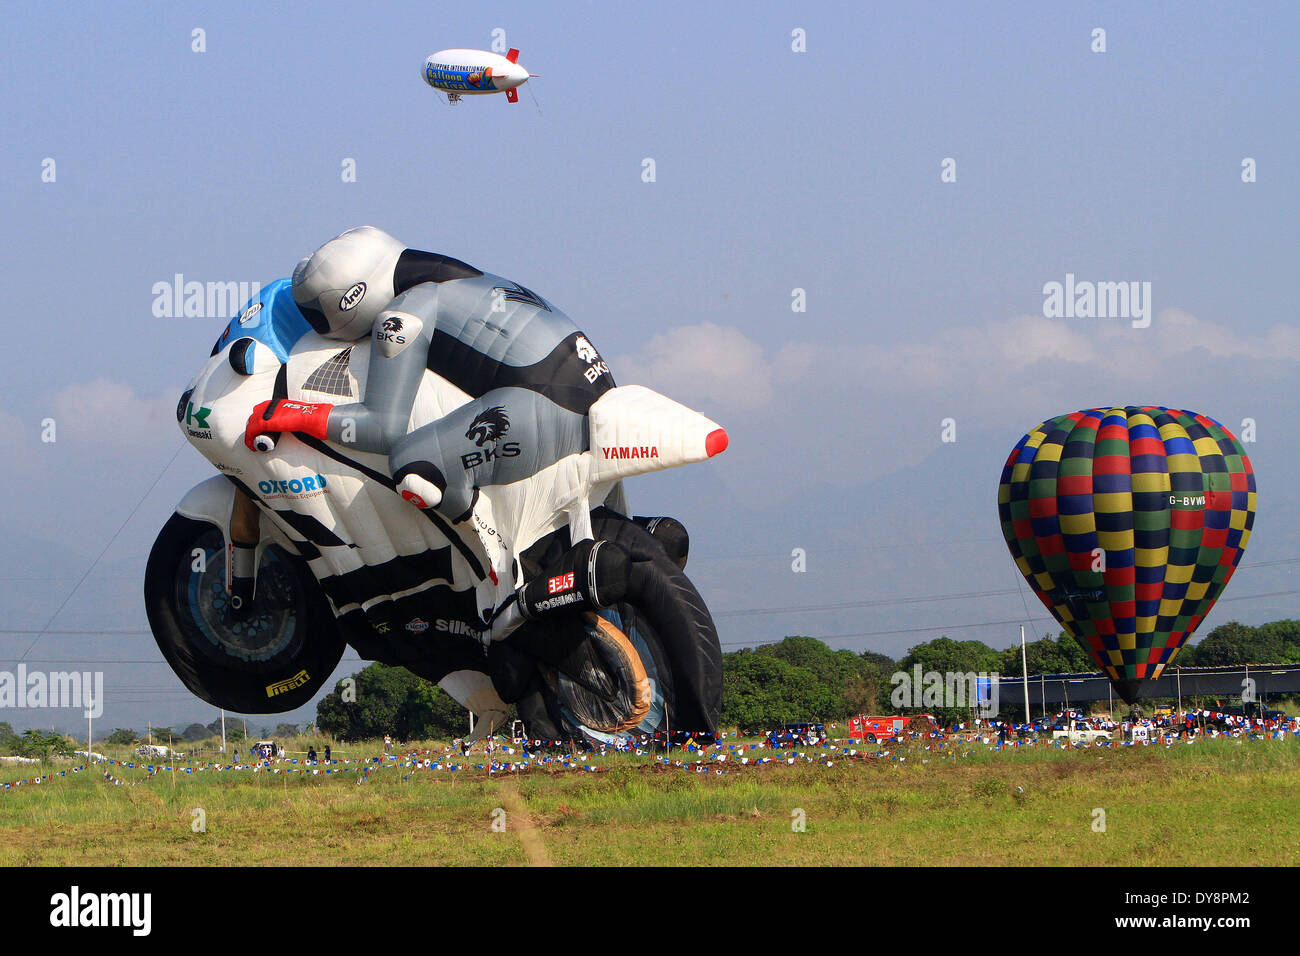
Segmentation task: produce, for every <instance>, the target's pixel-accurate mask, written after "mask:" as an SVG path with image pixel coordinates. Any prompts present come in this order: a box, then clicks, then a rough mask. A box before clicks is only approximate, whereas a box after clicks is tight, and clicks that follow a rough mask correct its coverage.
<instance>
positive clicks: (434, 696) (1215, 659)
mask: <svg viewBox="0 0 1300 956" xmlns="http://www.w3.org/2000/svg"><path fill="white" fill-rule="evenodd" d="M1025 654H1026V658H1027V659H1028V664H1029V672H1030V673H1031V674H1042V673H1046V674H1064V673H1079V672H1084V671H1093V670H1096V665H1095V664H1093V662H1092V660H1091V658H1089V657H1088V655H1087V653H1086V652H1085V651H1084V650H1083V648H1082V647H1080V646H1079V644H1078V642H1077V641H1075V640H1074V639H1073V638H1071V637H1069V636H1068V635H1066V634H1064V633H1062V634H1058V635H1057V636H1056V637H1042V638H1040V639H1038V640H1036V641H1032V642H1029V643H1027V644H1026V647H1025ZM1175 663H1177V664H1181V665H1182V666H1184V667H1193V666H1196V667H1204V666H1234V665H1242V664H1250V665H1256V664H1260V665H1262V664H1300V620H1295V619H1288V620H1282V621H1273V622H1270V623H1268V624H1261V625H1258V626H1251V625H1247V624H1241V623H1239V622H1237V621H1230V622H1228V623H1227V624H1221V625H1219V626H1218V627H1216V628H1215V629H1214V630H1212V631H1210V633H1209V634H1207V635H1206V636H1205V638H1204V639H1203V640H1201V641H1200V643H1198V644H1194V645H1188V646H1186V647H1184V648H1183V649H1182V650H1181V651H1179V653H1178V656H1177V658H1175ZM917 664H919V665H921V669H922V671H938V672H956V673H967V672H975V673H980V672H984V673H993V672H996V673H998V674H1001V675H1003V676H1004V677H1018V676H1020V675H1021V673H1022V671H1021V663H1020V646H1019V645H1018V644H1016V645H1012V646H1011V647H1008V648H1006V649H1005V650H1001V651H998V650H994V649H993V648H991V647H989V646H988V645H987V644H985V643H983V642H982V641H954V640H952V639H951V638H949V637H939V638H936V639H935V640H932V641H927V642H925V643H923V644H918V645H916V646H915V647H912V648H910V649H909V650H908V652H907V653H906V654H904V655H903V656H902V657H901V658H899V659H898V660H894V659H892V658H891V657H889V656H888V655H886V654H880V653H877V652H875V651H864V652H861V653H858V652H855V651H849V650H832V649H831V648H830V647H828V646H827V645H826V644H824V643H823V642H822V641H820V640H817V639H816V638H812V637H787V638H785V639H784V640H782V641H780V642H778V643H775V644H768V645H764V646H762V647H756V648H745V649H743V650H739V651H734V652H732V653H729V654H724V655H723V663H722V687H723V697H722V705H723V710H722V722H723V724H724V726H730V727H740V728H753V729H759V728H763V729H770V728H774V727H779V726H780V725H781V724H782V723H784V722H786V721H792V720H808V719H819V720H840V719H843V718H845V717H848V716H850V715H852V714H858V713H875V714H888V713H895V712H896V710H897V709H896V708H894V707H893V706H891V704H890V691H891V690H892V689H893V684H892V682H891V680H890V678H891V677H892V676H893V675H894V674H895V673H896V672H899V671H903V672H909V673H910V672H911V671H912V669H913V668H914V667H915V666H916V665H917ZM353 678H354V680H355V681H356V683H355V693H349V694H347V695H346V696H347V699H345V695H344V687H343V685H342V684H340V685H339V686H337V687H335V689H334V690H333V691H332V692H330V693H329V694H327V695H326V696H325V697H324V698H323V699H322V700H321V701H320V703H319V704H318V705H317V709H316V712H317V717H316V726H315V730H317V731H319V732H320V733H322V734H325V735H328V736H331V737H334V738H335V739H337V740H363V739H372V738H376V737H382V736H383V735H384V734H392V735H393V736H395V737H397V738H398V739H402V740H409V739H427V738H444V739H450V738H454V737H458V736H460V735H461V734H462V733H464V732H465V731H466V730H467V729H468V715H467V714H466V711H465V709H464V708H463V707H461V706H460V705H459V704H458V703H456V701H455V700H453V699H452V698H451V696H450V695H448V694H447V693H445V692H444V691H442V690H440V689H439V688H438V687H437V686H436V685H434V684H431V683H429V682H428V681H426V680H424V679H422V678H420V677H416V676H415V675H414V674H412V673H410V672H409V671H407V670H406V669H405V668H401V667H386V666H385V665H383V664H371V665H369V666H368V667H366V668H365V669H364V670H362V671H360V672H358V673H357V674H355V675H353ZM935 713H936V716H938V717H939V718H940V719H944V720H947V719H953V718H959V717H961V716H964V714H962V713H960V712H958V711H956V710H953V711H951V712H948V711H936V712H935ZM310 730H311V728H300V727H299V726H298V725H297V724H290V723H280V724H278V725H276V727H275V729H274V730H269V729H268V728H266V727H263V728H262V729H261V733H262V735H263V736H271V737H274V738H277V739H283V738H290V737H296V736H298V735H299V734H300V733H306V732H310ZM152 734H153V741H154V743H165V742H166V741H167V739H168V737H169V736H170V737H171V738H172V740H173V743H180V742H182V741H184V742H186V743H190V744H193V743H196V742H199V741H203V740H208V739H211V738H213V737H220V735H221V721H220V720H219V719H218V720H214V721H213V722H212V723H209V724H200V723H192V724H190V725H189V726H188V727H186V728H185V729H184V730H182V731H179V732H177V731H175V730H173V729H172V728H170V727H155V728H153V731H152ZM145 736H146V735H145V734H143V733H139V732H137V731H135V730H132V729H129V728H121V727H119V728H116V729H114V730H113V732H112V733H110V734H109V735H108V736H107V738H105V741H106V742H107V743H110V744H122V745H129V746H135V745H136V744H139V743H141V742H143V741H144V739H145ZM244 737H245V735H244V729H243V722H242V721H237V720H228V721H227V722H226V740H227V741H228V742H231V743H239V742H242V741H243V740H244ZM74 746H76V745H74V744H73V743H72V738H70V737H68V736H66V735H64V734H61V733H57V732H45V731H40V730H28V731H26V732H24V733H22V734H19V733H16V732H15V731H14V730H13V728H12V727H11V726H10V725H9V724H7V723H0V754H15V755H18V756H24V757H48V756H54V755H56V754H61V753H69V752H71V750H72V749H74Z"/></svg>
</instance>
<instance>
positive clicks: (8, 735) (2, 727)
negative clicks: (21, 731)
mask: <svg viewBox="0 0 1300 956" xmlns="http://www.w3.org/2000/svg"><path fill="white" fill-rule="evenodd" d="M21 741H22V738H21V737H19V736H18V735H17V734H16V733H14V729H13V727H11V726H10V725H9V724H8V723H7V722H6V723H0V754H5V755H6V756H19V754H18V747H19V744H20V743H21Z"/></svg>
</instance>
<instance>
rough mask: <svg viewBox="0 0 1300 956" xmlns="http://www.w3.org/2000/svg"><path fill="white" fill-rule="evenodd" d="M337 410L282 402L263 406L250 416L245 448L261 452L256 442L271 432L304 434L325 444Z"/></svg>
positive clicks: (245, 435)
mask: <svg viewBox="0 0 1300 956" xmlns="http://www.w3.org/2000/svg"><path fill="white" fill-rule="evenodd" d="M333 408H334V406H333V405H331V404H329V403H328V402H320V403H316V402H291V401H289V400H288V399H282V398H277V399H272V400H271V401H269V402H262V403H260V404H259V405H257V406H256V407H255V408H254V409H253V414H251V415H249V416H248V425H247V426H246V427H245V428H244V444H245V445H247V446H248V449H249V451H257V448H256V446H254V444H253V440H254V439H255V438H257V436H258V435H265V434H267V433H268V432H302V433H303V434H306V435H311V436H312V437H313V438H319V439H322V440H324V438H325V429H326V426H327V425H328V424H329V419H330V411H331V410H332V409H333Z"/></svg>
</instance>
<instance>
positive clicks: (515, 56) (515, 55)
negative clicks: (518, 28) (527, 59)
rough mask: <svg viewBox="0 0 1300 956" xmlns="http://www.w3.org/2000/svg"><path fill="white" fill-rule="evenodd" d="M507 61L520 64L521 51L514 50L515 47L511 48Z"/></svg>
mask: <svg viewBox="0 0 1300 956" xmlns="http://www.w3.org/2000/svg"><path fill="white" fill-rule="evenodd" d="M506 59H507V60H509V61H510V62H511V63H518V62H519V51H518V50H516V49H514V47H511V48H510V52H509V53H507V54H506Z"/></svg>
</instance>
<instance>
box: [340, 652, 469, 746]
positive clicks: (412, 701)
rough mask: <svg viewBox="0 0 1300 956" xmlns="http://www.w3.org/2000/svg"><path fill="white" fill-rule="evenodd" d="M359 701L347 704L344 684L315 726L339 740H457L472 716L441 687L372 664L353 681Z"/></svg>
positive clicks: (401, 668)
mask: <svg viewBox="0 0 1300 956" xmlns="http://www.w3.org/2000/svg"><path fill="white" fill-rule="evenodd" d="M353 678H354V679H355V680H356V700H354V701H344V700H343V698H342V693H341V684H339V685H335V688H334V690H332V691H331V692H330V693H328V694H326V695H325V697H323V698H322V699H321V701H320V703H319V704H317V705H316V726H317V727H318V728H319V729H320V731H321V732H322V733H325V734H330V735H332V736H334V737H336V738H338V739H339V740H363V739H367V738H373V737H382V736H384V734H392V735H393V736H394V737H396V738H397V739H398V740H410V739H412V738H415V737H427V736H448V737H451V736H456V735H458V734H462V733H464V732H465V731H466V730H467V729H468V727H469V712H468V711H467V710H465V708H464V707H461V706H460V704H458V703H456V701H455V700H453V699H452V698H451V697H450V696H449V695H447V694H446V693H444V692H443V691H441V690H439V688H438V687H437V685H435V684H432V683H430V682H429V681H427V680H425V679H424V678H422V677H417V676H416V675H415V674H412V673H411V672H410V671H408V670H407V669H406V668H404V667H387V666H385V665H383V664H377V663H376V664H371V665H370V666H369V667H366V668H365V669H364V670H362V671H360V672H359V673H357V674H354V675H353Z"/></svg>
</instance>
